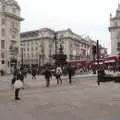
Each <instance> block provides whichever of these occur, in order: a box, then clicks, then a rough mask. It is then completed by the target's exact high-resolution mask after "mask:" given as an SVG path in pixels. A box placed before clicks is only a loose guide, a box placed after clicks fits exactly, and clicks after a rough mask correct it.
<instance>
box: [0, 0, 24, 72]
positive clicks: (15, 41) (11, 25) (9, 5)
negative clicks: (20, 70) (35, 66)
mask: <svg viewBox="0 0 120 120" xmlns="http://www.w3.org/2000/svg"><path fill="white" fill-rule="evenodd" d="M22 20H23V19H22V18H21V17H20V7H19V5H18V3H17V2H16V1H14V0H1V1H0V70H3V71H4V72H10V69H11V68H12V66H14V65H15V64H16V63H18V61H20V57H19V56H20V55H19V53H20V21H22Z"/></svg>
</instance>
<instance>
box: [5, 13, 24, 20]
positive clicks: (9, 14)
mask: <svg viewBox="0 0 120 120" xmlns="http://www.w3.org/2000/svg"><path fill="white" fill-rule="evenodd" d="M3 14H4V15H5V16H6V17H10V18H13V19H16V20H18V21H23V20H24V19H23V18H21V17H19V16H17V15H14V14H11V13H8V12H3Z"/></svg>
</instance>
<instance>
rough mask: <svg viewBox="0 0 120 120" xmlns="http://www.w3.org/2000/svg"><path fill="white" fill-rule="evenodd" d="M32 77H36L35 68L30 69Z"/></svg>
mask: <svg viewBox="0 0 120 120" xmlns="http://www.w3.org/2000/svg"><path fill="white" fill-rule="evenodd" d="M32 79H36V70H35V68H33V69H32Z"/></svg>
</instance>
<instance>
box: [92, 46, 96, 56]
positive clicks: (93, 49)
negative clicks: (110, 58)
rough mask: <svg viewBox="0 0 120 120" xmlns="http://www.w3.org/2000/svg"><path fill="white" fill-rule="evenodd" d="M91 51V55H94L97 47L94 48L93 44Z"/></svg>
mask: <svg viewBox="0 0 120 120" xmlns="http://www.w3.org/2000/svg"><path fill="white" fill-rule="evenodd" d="M92 53H93V55H95V54H96V53H97V49H96V46H95V45H93V46H92Z"/></svg>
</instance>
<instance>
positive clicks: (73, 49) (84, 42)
mask: <svg viewBox="0 0 120 120" xmlns="http://www.w3.org/2000/svg"><path fill="white" fill-rule="evenodd" d="M60 44H61V45H62V47H63V51H64V54H66V55H67V61H69V60H88V59H92V58H93V56H92V46H93V45H96V42H94V41H92V40H91V39H90V38H89V37H85V38H83V37H81V36H79V35H77V34H75V33H73V32H72V31H71V30H70V29H67V30H62V31H53V30H51V29H48V28H42V29H40V30H34V31H28V32H23V33H21V63H22V64H29V65H31V64H37V65H43V64H45V63H51V64H52V63H54V60H53V55H54V54H55V52H56V53H58V52H59V46H60Z"/></svg>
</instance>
